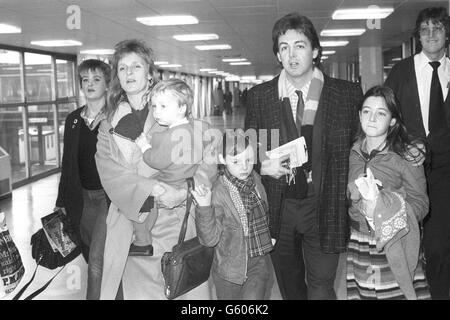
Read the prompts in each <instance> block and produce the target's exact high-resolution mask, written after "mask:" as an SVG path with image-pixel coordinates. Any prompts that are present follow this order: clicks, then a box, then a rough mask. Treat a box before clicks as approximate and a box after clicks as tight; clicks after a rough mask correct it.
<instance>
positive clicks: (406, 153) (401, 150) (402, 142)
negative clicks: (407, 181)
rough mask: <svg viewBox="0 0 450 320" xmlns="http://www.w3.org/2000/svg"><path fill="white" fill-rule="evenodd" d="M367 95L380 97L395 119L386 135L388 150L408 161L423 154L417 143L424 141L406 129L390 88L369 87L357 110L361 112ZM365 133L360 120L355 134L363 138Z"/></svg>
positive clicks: (357, 137) (359, 138)
mask: <svg viewBox="0 0 450 320" xmlns="http://www.w3.org/2000/svg"><path fill="white" fill-rule="evenodd" d="M369 97H381V98H383V100H384V101H385V102H386V106H387V108H388V110H389V112H390V113H391V116H392V119H395V120H396V121H395V124H394V125H392V126H389V129H388V133H387V137H386V145H387V147H388V148H389V150H391V151H393V152H395V153H397V154H398V155H399V156H400V157H402V158H403V159H405V160H408V161H415V160H417V159H418V158H421V155H423V154H424V151H423V150H422V149H420V148H418V147H417V144H418V143H422V144H424V145H425V143H424V141H423V140H422V139H419V138H415V137H412V136H411V135H410V134H409V133H408V131H407V130H406V126H405V123H404V121H403V116H402V113H401V111H400V107H399V103H398V101H397V99H396V98H395V95H394V92H393V91H392V89H391V88H389V87H386V86H375V87H372V88H370V89H369V90H368V91H367V92H366V94H365V95H364V98H363V100H362V103H361V104H360V105H359V108H358V111H359V112H361V110H362V108H363V106H364V102H365V101H366V100H367V99H368V98H369ZM365 137H366V134H365V133H364V131H363V130H362V127H361V121H360V123H359V128H358V133H357V136H356V139H357V140H363V139H365ZM411 147H415V148H416V149H417V150H418V151H419V153H418V154H416V153H414V154H413V153H412V152H411V151H410V148H411Z"/></svg>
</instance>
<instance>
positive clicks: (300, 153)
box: [266, 137, 308, 168]
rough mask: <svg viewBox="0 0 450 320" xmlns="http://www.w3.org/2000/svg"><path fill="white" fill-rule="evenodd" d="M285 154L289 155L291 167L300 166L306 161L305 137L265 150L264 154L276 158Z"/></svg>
mask: <svg viewBox="0 0 450 320" xmlns="http://www.w3.org/2000/svg"><path fill="white" fill-rule="evenodd" d="M287 154H288V155H289V160H290V161H289V162H290V167H291V168H296V167H301V166H302V165H303V164H304V163H306V162H308V149H307V147H306V143H305V138H304V137H300V138H297V139H295V140H292V141H291V142H288V143H286V144H283V145H282V146H279V147H278V148H275V149H272V150H270V151H267V152H266V155H267V156H268V157H269V158H270V159H278V158H281V157H283V156H284V155H287Z"/></svg>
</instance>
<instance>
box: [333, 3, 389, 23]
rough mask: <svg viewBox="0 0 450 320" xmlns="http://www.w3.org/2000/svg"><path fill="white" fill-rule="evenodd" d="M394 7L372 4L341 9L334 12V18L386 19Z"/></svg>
mask: <svg viewBox="0 0 450 320" xmlns="http://www.w3.org/2000/svg"><path fill="white" fill-rule="evenodd" d="M392 12H394V9H393V8H378V7H377V6H370V7H367V8H354V9H339V10H336V11H335V12H334V13H333V16H332V18H333V20H366V19H384V18H386V17H388V16H389V15H390V14H391V13H392Z"/></svg>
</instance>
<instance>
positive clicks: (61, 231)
mask: <svg viewBox="0 0 450 320" xmlns="http://www.w3.org/2000/svg"><path fill="white" fill-rule="evenodd" d="M65 220H66V217H65V216H64V213H62V211H61V210H58V211H55V212H53V213H52V214H49V215H48V216H45V217H43V218H41V221H42V228H43V229H44V232H45V235H46V236H47V239H48V242H49V243H50V245H51V247H52V248H53V251H55V249H56V250H57V251H59V253H60V254H61V255H62V256H63V257H64V258H65V257H66V256H68V255H69V254H70V253H71V252H72V251H73V250H75V249H76V247H77V244H76V243H75V242H74V241H73V240H72V238H71V237H70V235H69V233H68V232H67V230H66V229H65V225H64V223H65ZM55 252H56V251H55Z"/></svg>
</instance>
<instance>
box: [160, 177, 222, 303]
mask: <svg viewBox="0 0 450 320" xmlns="http://www.w3.org/2000/svg"><path fill="white" fill-rule="evenodd" d="M193 186H194V180H193V179H192V178H189V179H188V191H187V199H186V213H185V215H184V220H183V224H182V226H181V230H180V236H179V238H178V243H177V244H176V245H175V246H173V248H172V252H165V253H164V255H163V256H162V258H161V270H162V274H163V277H164V293H165V295H166V297H167V299H174V298H177V297H178V296H180V295H182V294H185V293H186V292H188V291H190V290H192V289H194V288H196V287H198V286H199V285H201V284H202V283H203V282H205V281H207V280H208V278H209V274H210V271H211V265H212V261H213V258H214V248H210V247H205V246H203V245H201V244H200V242H199V240H198V237H195V238H192V239H190V240H187V241H184V237H185V235H186V228H187V222H188V218H189V213H190V209H191V204H192V200H193V196H192V194H191V190H192V189H193Z"/></svg>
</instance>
